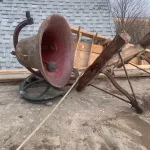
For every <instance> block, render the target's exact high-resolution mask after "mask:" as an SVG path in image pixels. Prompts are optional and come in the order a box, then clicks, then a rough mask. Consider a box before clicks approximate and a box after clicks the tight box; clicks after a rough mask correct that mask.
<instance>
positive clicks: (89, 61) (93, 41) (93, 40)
mask: <svg viewBox="0 0 150 150" xmlns="http://www.w3.org/2000/svg"><path fill="white" fill-rule="evenodd" d="M97 34H98V33H96V34H95V35H94V36H93V38H92V44H91V49H90V54H89V60H88V66H89V65H91V54H92V48H93V45H94V43H95V38H96V37H97Z"/></svg>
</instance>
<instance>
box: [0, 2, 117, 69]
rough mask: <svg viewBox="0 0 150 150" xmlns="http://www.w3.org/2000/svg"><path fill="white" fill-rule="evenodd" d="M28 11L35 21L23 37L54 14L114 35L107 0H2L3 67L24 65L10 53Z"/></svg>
mask: <svg viewBox="0 0 150 150" xmlns="http://www.w3.org/2000/svg"><path fill="white" fill-rule="evenodd" d="M27 10H28V11H30V12H31V15H32V17H33V18H34V24H33V25H31V26H28V27H25V28H24V29H23V31H22V32H21V34H20V39H22V38H26V37H30V36H32V35H34V34H36V33H37V31H38V29H39V26H40V24H41V22H42V20H44V19H45V18H46V17H47V16H48V15H50V14H53V13H59V14H61V15H63V16H64V17H65V18H66V19H67V20H68V22H69V24H70V25H71V26H74V27H78V26H81V28H83V29H86V30H88V31H91V32H98V33H100V34H102V35H104V36H109V37H112V36H114V34H115V27H114V23H113V19H112V17H111V14H110V11H109V7H108V3H107V0H3V2H0V69H12V68H21V67H22V66H21V65H20V64H19V63H18V61H17V60H16V58H15V57H14V56H12V55H11V54H10V52H11V51H13V50H14V48H13V40H12V39H13V32H14V29H15V27H16V26H17V24H18V23H19V22H21V21H22V20H23V19H24V18H25V11H27Z"/></svg>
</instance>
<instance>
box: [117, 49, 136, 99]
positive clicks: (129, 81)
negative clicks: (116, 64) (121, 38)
mask: <svg viewBox="0 0 150 150" xmlns="http://www.w3.org/2000/svg"><path fill="white" fill-rule="evenodd" d="M118 54H119V57H120V59H121V62H122V64H123V69H124V71H125V74H126V78H127V80H128V83H129V85H130V88H131V91H132V94H133V96H134V99H135V100H136V96H135V93H134V90H133V87H132V84H131V82H130V79H129V76H128V72H127V70H126V67H125V64H124V61H123V58H122V56H121V54H120V52H118Z"/></svg>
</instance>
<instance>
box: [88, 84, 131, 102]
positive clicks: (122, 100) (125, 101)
mask: <svg viewBox="0 0 150 150" xmlns="http://www.w3.org/2000/svg"><path fill="white" fill-rule="evenodd" d="M89 85H90V86H92V87H94V88H96V89H98V90H101V91H103V92H105V93H107V94H109V95H111V96H114V97H116V98H118V99H120V100H122V101H124V102H126V103H129V104H131V102H129V101H127V100H125V99H123V98H121V97H119V96H117V95H115V94H112V93H110V92H108V91H105V90H103V89H101V88H99V87H97V86H95V85H92V84H89Z"/></svg>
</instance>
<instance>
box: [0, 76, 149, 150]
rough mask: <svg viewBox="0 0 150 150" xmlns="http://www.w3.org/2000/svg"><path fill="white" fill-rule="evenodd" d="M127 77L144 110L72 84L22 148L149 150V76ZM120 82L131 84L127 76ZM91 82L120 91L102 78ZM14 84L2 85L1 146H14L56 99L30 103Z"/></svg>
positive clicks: (4, 148)
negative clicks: (141, 111)
mask: <svg viewBox="0 0 150 150" xmlns="http://www.w3.org/2000/svg"><path fill="white" fill-rule="evenodd" d="M131 81H132V84H133V85H134V89H135V92H136V96H137V98H138V101H139V103H140V105H141V106H142V108H143V110H144V113H143V114H142V115H138V114H136V113H135V112H134V110H133V109H131V108H130V106H129V105H128V104H127V103H124V102H122V101H120V100H117V99H116V98H113V97H112V96H110V95H107V94H105V93H103V92H101V91H99V90H97V89H95V88H93V87H87V88H86V89H85V90H84V91H83V92H81V93H78V92H76V91H75V90H73V91H72V92H71V93H70V94H69V96H68V97H67V98H66V100H65V101H64V102H63V103H62V104H61V106H60V107H59V108H58V109H57V110H56V112H55V113H54V114H53V116H52V117H51V118H50V119H49V120H48V121H47V122H46V123H45V124H44V125H43V126H42V127H41V128H40V130H39V131H38V132H37V133H36V134H35V135H34V136H33V137H32V138H31V140H30V141H29V142H28V143H27V144H26V145H25V146H24V147H23V148H22V150H149V149H150V136H149V135H150V92H149V91H150V85H149V83H150V78H136V79H135V78H133V79H132V80H131ZM118 82H119V83H120V84H121V85H122V86H123V87H125V88H126V89H127V90H128V91H129V90H130V89H129V86H128V83H127V81H125V80H124V79H118ZM93 83H94V84H95V85H96V86H99V87H103V88H104V89H108V90H109V91H111V92H113V93H115V94H117V95H120V96H121V94H120V93H119V92H118V91H117V90H116V89H115V88H114V87H113V86H112V85H111V83H110V82H109V81H108V80H106V79H103V80H96V81H94V82H93ZM18 89H19V85H18V84H1V85H0V94H1V98H0V149H1V150H15V149H16V148H17V147H18V146H19V145H20V144H21V143H22V142H23V140H24V139H25V138H26V137H27V136H28V135H29V134H30V133H31V132H32V131H33V130H34V129H35V127H36V126H37V125H38V124H39V123H40V122H41V120H42V119H43V118H44V117H45V116H46V115H47V114H48V113H49V112H51V110H52V109H53V108H54V107H55V105H56V104H57V103H58V101H59V99H58V100H56V101H54V102H53V103H52V105H49V106H48V105H36V104H31V103H28V102H26V101H23V100H22V99H20V96H19V90H18Z"/></svg>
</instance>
